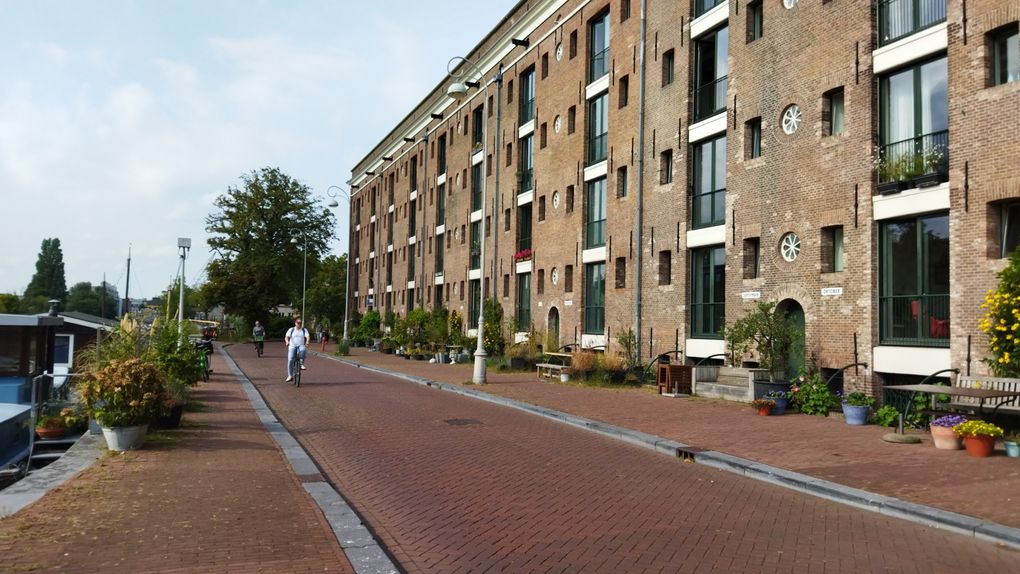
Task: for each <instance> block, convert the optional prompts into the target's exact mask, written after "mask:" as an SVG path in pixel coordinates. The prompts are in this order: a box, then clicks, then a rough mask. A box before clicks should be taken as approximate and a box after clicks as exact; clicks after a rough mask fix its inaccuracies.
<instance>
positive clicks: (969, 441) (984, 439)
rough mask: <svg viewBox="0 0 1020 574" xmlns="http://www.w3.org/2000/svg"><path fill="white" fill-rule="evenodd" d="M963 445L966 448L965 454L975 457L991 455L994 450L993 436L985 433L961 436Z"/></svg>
mask: <svg viewBox="0 0 1020 574" xmlns="http://www.w3.org/2000/svg"><path fill="white" fill-rule="evenodd" d="M963 447H964V448H965V449H967V454H969V455H970V456H973V457H975V458H985V457H988V456H992V452H993V451H994V450H995V437H994V436H987V435H978V436H965V437H963Z"/></svg>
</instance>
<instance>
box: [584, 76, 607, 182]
mask: <svg viewBox="0 0 1020 574" xmlns="http://www.w3.org/2000/svg"><path fill="white" fill-rule="evenodd" d="M608 137H609V93H608V92H606V93H603V94H602V95H599V96H596V97H595V98H594V99H592V100H590V101H589V102H588V163H587V165H592V164H596V163H598V162H600V161H604V160H605V159H606V156H607V155H608V150H609V141H608Z"/></svg>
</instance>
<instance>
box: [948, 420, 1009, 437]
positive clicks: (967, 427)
mask: <svg viewBox="0 0 1020 574" xmlns="http://www.w3.org/2000/svg"><path fill="white" fill-rule="evenodd" d="M953 432H955V433H956V434H957V435H959V436H969V437H975V436H991V437H998V436H1002V429H1001V428H999V427H997V426H995V425H993V424H992V423H986V422H985V421H967V422H965V423H960V424H958V425H956V426H954V427H953Z"/></svg>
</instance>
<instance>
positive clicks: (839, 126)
mask: <svg viewBox="0 0 1020 574" xmlns="http://www.w3.org/2000/svg"><path fill="white" fill-rule="evenodd" d="M843 99H844V98H843V88H836V89H835V90H832V91H830V92H827V93H826V94H825V99H824V100H823V102H822V129H823V130H824V132H823V133H825V135H827V136H835V135H839V134H841V133H843V126H844V117H845V110H844V105H843Z"/></svg>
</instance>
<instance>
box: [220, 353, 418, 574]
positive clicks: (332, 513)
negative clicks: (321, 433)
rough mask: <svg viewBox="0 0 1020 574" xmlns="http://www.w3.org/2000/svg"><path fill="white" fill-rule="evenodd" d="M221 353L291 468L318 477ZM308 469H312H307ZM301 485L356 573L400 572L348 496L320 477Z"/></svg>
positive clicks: (262, 400)
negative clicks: (355, 509)
mask: <svg viewBox="0 0 1020 574" xmlns="http://www.w3.org/2000/svg"><path fill="white" fill-rule="evenodd" d="M220 354H222V355H223V358H224V359H225V360H226V362H227V365H228V366H229V367H230V370H231V371H232V372H233V373H234V376H235V377H236V378H237V381H238V382H239V383H240V384H241V387H242V388H243V389H244V392H245V394H246V395H247V396H248V399H249V401H250V402H251V406H252V408H253V409H254V410H255V413H256V414H257V415H258V417H259V419H260V420H261V421H262V423H263V426H264V427H265V429H266V432H268V433H269V435H270V436H272V437H273V440H274V441H275V442H276V444H277V446H278V447H280V450H281V451H282V452H283V454H284V457H285V458H286V459H287V462H289V463H290V466H291V470H292V471H293V472H294V473H295V474H297V475H302V474H304V475H307V474H315V475H320V476H321V473H320V471H319V467H318V466H317V465H316V464H315V461H314V460H312V458H311V457H310V456H308V453H307V451H305V449H304V447H302V446H301V443H299V442H298V441H297V439H295V438H294V436H293V435H292V434H290V431H288V430H287V428H286V427H284V426H283V423H281V422H279V420H277V418H276V415H275V414H274V413H273V412H272V411H271V410H270V408H269V405H268V404H267V403H266V401H265V398H264V397H263V396H262V393H261V392H259V390H258V388H257V387H255V385H254V384H252V382H251V380H250V379H248V377H247V375H245V374H244V372H243V371H241V368H240V367H238V366H237V363H236V362H234V358H233V357H231V356H230V355H229V354H228V353H227V352H226V351H225V350H223V349H222V348H221V349H220ZM309 469H311V471H312V472H309ZM301 486H302V488H304V490H305V492H307V493H308V495H309V496H310V497H311V498H312V500H313V501H314V502H315V505H316V506H317V507H318V508H319V512H322V515H323V517H325V518H326V521H327V522H328V523H329V527H330V530H332V531H333V536H334V537H335V538H336V541H337V544H339V545H340V549H341V550H342V551H343V553H344V555H345V556H346V557H347V561H348V562H350V563H351V566H353V567H354V571H355V572H356V573H357V574H397V573H399V572H400V569H399V568H398V567H397V566H396V565H395V564H394V563H393V560H392V559H391V558H390V556H389V555H388V554H387V553H386V551H385V550H384V549H383V548H382V546H381V545H380V544H379V541H378V540H377V539H376V538H375V535H374V534H373V533H372V531H371V530H369V529H368V527H367V526H366V525H365V524H364V522H363V521H362V520H361V517H360V516H358V514H357V513H356V512H355V511H354V509H353V508H352V507H351V505H350V504H349V503H348V502H347V499H345V498H344V497H343V495H341V494H340V493H339V492H338V491H337V490H336V489H335V488H334V487H333V485H331V484H330V483H328V482H325V481H321V480H319V481H315V482H303V483H301ZM352 518H353V520H352ZM355 522H356V524H355Z"/></svg>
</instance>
